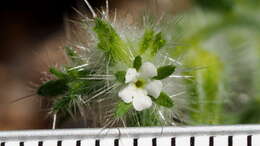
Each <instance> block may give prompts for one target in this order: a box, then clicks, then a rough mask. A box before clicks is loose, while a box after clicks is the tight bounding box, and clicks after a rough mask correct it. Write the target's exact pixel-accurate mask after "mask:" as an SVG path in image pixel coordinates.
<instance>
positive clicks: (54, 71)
mask: <svg viewBox="0 0 260 146" xmlns="http://www.w3.org/2000/svg"><path fill="white" fill-rule="evenodd" d="M49 72H50V73H51V74H52V75H54V76H55V77H57V78H58V79H65V78H67V77H68V76H67V74H66V73H64V72H62V71H59V70H58V69H56V68H54V67H51V68H50V69H49Z"/></svg>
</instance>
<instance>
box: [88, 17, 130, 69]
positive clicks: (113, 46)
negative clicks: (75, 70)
mask: <svg viewBox="0 0 260 146" xmlns="http://www.w3.org/2000/svg"><path fill="white" fill-rule="evenodd" d="M93 30H94V31H95V33H96V34H97V39H98V41H99V42H98V46H97V47H98V49H100V50H103V51H104V52H105V53H106V54H107V55H108V57H109V58H110V59H111V61H112V62H115V61H122V62H124V63H126V64H128V65H131V63H132V62H131V60H130V55H129V54H128V49H127V48H128V47H127V45H126V43H125V42H124V41H123V40H122V39H121V38H120V36H119V35H118V34H117V32H116V30H115V29H114V28H113V26H112V25H111V24H110V23H109V22H107V21H105V20H103V19H100V18H96V19H95V27H94V29H93Z"/></svg>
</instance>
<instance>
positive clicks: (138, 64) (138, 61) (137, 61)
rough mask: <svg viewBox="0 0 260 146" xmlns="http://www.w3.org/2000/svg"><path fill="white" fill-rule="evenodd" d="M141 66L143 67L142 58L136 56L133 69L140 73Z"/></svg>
mask: <svg viewBox="0 0 260 146" xmlns="http://www.w3.org/2000/svg"><path fill="white" fill-rule="evenodd" d="M141 66H142V57H141V56H136V57H135V60H134V64H133V67H134V68H135V69H136V70H137V71H138V70H139V69H140V67H141Z"/></svg>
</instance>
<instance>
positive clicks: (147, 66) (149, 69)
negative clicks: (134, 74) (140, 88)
mask: <svg viewBox="0 0 260 146" xmlns="http://www.w3.org/2000/svg"><path fill="white" fill-rule="evenodd" d="M140 74H141V76H142V77H154V76H157V68H156V67H155V66H154V65H153V64H152V63H151V62H145V63H143V64H142V66H141V68H140Z"/></svg>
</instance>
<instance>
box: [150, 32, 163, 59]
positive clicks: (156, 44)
mask: <svg viewBox="0 0 260 146" xmlns="http://www.w3.org/2000/svg"><path fill="white" fill-rule="evenodd" d="M165 43H166V40H165V39H164V38H163V37H162V33H161V32H159V33H157V34H156V35H155V37H154V40H153V43H152V46H151V54H152V55H153V56H155V55H156V53H157V52H158V51H159V50H160V49H161V48H162V47H163V46H164V45H165Z"/></svg>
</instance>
